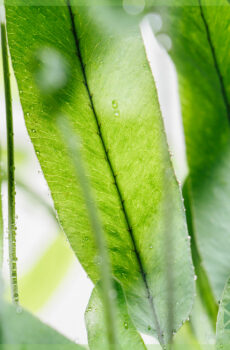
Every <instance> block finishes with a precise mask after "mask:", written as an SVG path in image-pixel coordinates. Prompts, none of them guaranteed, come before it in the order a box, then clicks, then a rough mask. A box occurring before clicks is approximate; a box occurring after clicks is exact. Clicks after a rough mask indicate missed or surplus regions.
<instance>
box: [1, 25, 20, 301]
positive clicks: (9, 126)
mask: <svg viewBox="0 0 230 350" xmlns="http://www.w3.org/2000/svg"><path fill="white" fill-rule="evenodd" d="M1 43H2V61H3V75H4V87H5V104H6V133H7V175H8V235H9V265H10V282H11V294H12V300H13V303H14V304H16V305H18V303H19V298H18V284H17V262H16V261H17V258H16V225H15V174H14V173H15V167H14V134H13V115H12V98H11V86H10V71H9V57H8V48H7V37H6V26H5V23H1Z"/></svg>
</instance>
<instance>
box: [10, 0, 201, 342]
mask: <svg viewBox="0 0 230 350" xmlns="http://www.w3.org/2000/svg"><path fill="white" fill-rule="evenodd" d="M24 3H25V2H23V0H22V1H21V5H23V4H24ZM26 4H27V5H29V4H36V2H29V3H28V1H26ZM59 4H60V6H57V7H55V6H50V7H48V6H40V7H39V6H18V7H14V6H9V7H7V11H6V15H7V28H8V40H9V46H10V52H11V57H12V63H13V68H14V71H15V75H16V79H17V83H18V88H19V93H20V98H21V103H22V107H23V110H24V115H25V121H26V126H27V129H28V132H29V135H30V137H31V140H32V142H33V145H34V148H35V151H36V153H37V156H38V159H39V161H40V163H41V167H42V170H43V172H44V175H45V177H46V180H47V182H48V185H49V187H50V189H51V193H52V197H53V200H54V204H55V208H56V210H57V212H58V215H59V220H60V222H61V224H62V226H63V228H64V231H65V232H66V234H67V236H68V239H69V241H70V244H71V246H72V248H73V250H74V252H75V253H76V255H77V256H78V258H79V260H80V262H81V263H82V265H83V267H84V268H85V270H86V271H87V273H88V274H89V276H90V278H91V279H92V281H93V282H94V283H95V282H97V281H98V279H99V269H98V263H97V250H96V248H95V243H94V237H93V234H92V232H91V228H90V223H89V220H88V216H87V212H86V210H85V203H84V199H83V197H82V193H81V190H80V188H79V184H78V183H76V178H75V172H74V168H73V165H72V161H71V159H70V157H69V155H68V152H67V150H66V147H65V145H64V144H63V141H62V137H61V135H60V134H59V132H58V130H57V125H56V117H55V115H57V114H61V115H64V116H67V117H68V119H69V123H70V125H71V127H72V130H73V132H74V133H76V134H77V135H78V136H80V138H81V140H82V156H83V160H84V162H85V163H86V166H87V171H88V176H89V180H90V183H91V186H92V191H93V194H94V197H95V199H96V203H97V207H98V210H99V213H100V216H101V220H102V224H103V229H104V231H105V234H106V241H107V246H108V249H109V255H110V259H111V264H112V271H113V274H114V276H115V277H116V278H117V279H118V280H119V281H120V282H121V285H122V287H123V289H124V292H125V295H126V298H127V303H128V307H129V311H130V313H131V316H132V319H133V321H134V324H135V326H136V327H137V328H138V329H141V330H142V331H143V332H145V333H149V334H152V335H153V334H154V335H156V333H157V335H158V339H159V340H160V341H161V343H167V341H168V339H170V337H171V333H172V329H173V330H177V329H178V328H179V327H180V325H181V324H182V322H183V321H184V320H185V319H186V318H187V317H188V315H189V312H190V309H191V305H192V300H193V295H194V283H193V269H192V264H191V258H190V250H189V243H188V239H187V229H186V224H185V216H184V210H183V205H182V202H181V196H180V192H179V189H178V184H177V183H176V179H175V176H174V173H173V170H172V166H171V162H170V159H169V154H168V148H167V143H166V138H165V134H164V130H163V123H162V119H161V114H160V108H159V104H158V100H157V93H156V89H155V85H154V81H153V78H152V75H151V71H150V68H149V66H148V62H147V59H146V55H145V51H144V47H143V43H142V39H141V35H140V31H139V28H138V25H137V23H136V21H134V20H133V19H131V18H130V17H128V16H127V15H125V13H124V12H123V10H122V8H120V7H119V6H118V7H110V6H106V7H102V6H80V7H76V6H73V5H72V4H71V5H70V4H69V6H68V7H67V6H66V2H65V1H64V0H60V2H59ZM57 67H58V68H57ZM44 72H49V73H50V74H49V75H48V76H47V79H44V75H45V76H46V74H44ZM63 72H64V73H65V74H63ZM59 73H60V75H59ZM53 76H55V82H56V83H55V84H53V80H52V79H53V78H52V77H53ZM44 80H46V82H45V85H44ZM44 86H46V88H45V90H44ZM56 87H57V89H56ZM41 89H43V90H41ZM169 209H170V210H169ZM169 213H170V215H168V214H169ZM166 214H167V215H166ZM166 219H167V220H166ZM172 238H173V239H172ZM172 244H173V247H172ZM171 252H173V255H172V254H171ZM166 265H167V266H166ZM169 272H172V273H169ZM169 305H170V306H171V305H173V310H174V312H173V315H171V316H170V317H168V316H169V312H168V309H170V310H172V308H171V307H170V308H169ZM172 316H173V317H172ZM169 321H170V322H171V324H170V326H169Z"/></svg>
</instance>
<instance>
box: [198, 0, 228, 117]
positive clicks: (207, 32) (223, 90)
mask: <svg viewBox="0 0 230 350" xmlns="http://www.w3.org/2000/svg"><path fill="white" fill-rule="evenodd" d="M198 3H199V8H200V15H201V18H202V21H203V23H204V27H205V31H206V35H207V40H208V43H209V46H210V50H211V54H212V58H213V62H214V67H215V70H216V73H217V76H218V80H219V83H220V88H221V94H222V97H223V100H224V105H225V108H226V112H227V118H228V121H229V123H230V104H229V101H228V96H227V91H226V88H225V84H224V79H223V76H222V74H221V70H220V66H219V63H218V60H217V55H216V50H215V47H214V44H213V42H212V37H211V32H210V29H209V25H208V22H207V20H206V18H205V14H204V10H203V5H202V3H201V0H198Z"/></svg>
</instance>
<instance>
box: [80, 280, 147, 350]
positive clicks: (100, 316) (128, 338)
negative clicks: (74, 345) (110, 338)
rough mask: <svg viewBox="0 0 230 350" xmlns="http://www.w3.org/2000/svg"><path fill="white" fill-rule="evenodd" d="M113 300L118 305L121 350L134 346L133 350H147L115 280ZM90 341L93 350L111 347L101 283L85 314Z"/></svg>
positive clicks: (97, 286)
mask: <svg viewBox="0 0 230 350" xmlns="http://www.w3.org/2000/svg"><path fill="white" fill-rule="evenodd" d="M113 283H114V295H113V300H114V303H115V304H116V311H117V313H116V323H115V325H116V330H117V333H118V342H119V347H118V348H119V350H126V349H128V348H129V347H130V345H131V346H132V349H133V350H146V347H145V345H144V342H143V340H142V338H141V336H140V335H139V334H138V332H137V330H136V328H135V326H134V324H133V322H132V320H131V318H130V316H129V314H128V309H127V305H126V299H125V296H124V292H123V290H122V288H121V286H120V284H119V283H118V282H117V281H115V280H114V282H113ZM85 319H86V326H87V333H88V341H89V346H90V349H91V350H107V349H109V345H108V342H107V336H106V322H105V310H104V305H103V300H102V293H101V282H98V283H97V285H96V287H95V288H94V290H93V292H92V295H91V297H90V301H89V304H88V306H87V309H86V312H85Z"/></svg>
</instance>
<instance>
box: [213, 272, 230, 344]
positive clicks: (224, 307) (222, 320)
mask: <svg viewBox="0 0 230 350" xmlns="http://www.w3.org/2000/svg"><path fill="white" fill-rule="evenodd" d="M216 344H217V349H225V350H227V349H229V346H230V279H228V281H227V283H226V285H225V288H224V291H223V295H222V298H221V301H220V307H219V312H218V317H217V324H216Z"/></svg>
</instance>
